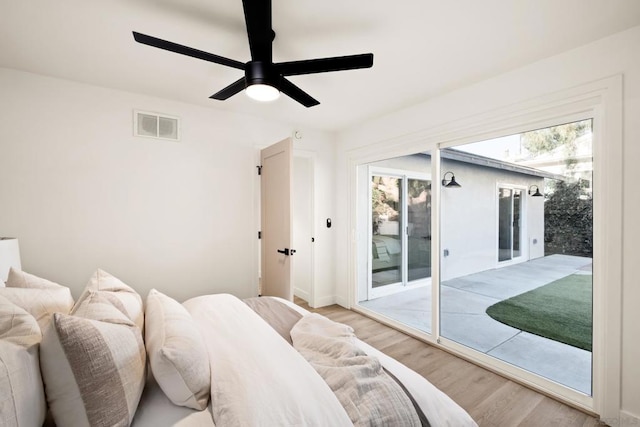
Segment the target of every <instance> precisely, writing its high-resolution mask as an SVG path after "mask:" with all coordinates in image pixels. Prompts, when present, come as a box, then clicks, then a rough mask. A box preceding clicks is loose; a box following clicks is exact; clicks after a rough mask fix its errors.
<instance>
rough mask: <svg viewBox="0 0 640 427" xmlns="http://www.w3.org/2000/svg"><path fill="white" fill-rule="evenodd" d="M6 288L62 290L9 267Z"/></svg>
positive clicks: (47, 281) (41, 279)
mask: <svg viewBox="0 0 640 427" xmlns="http://www.w3.org/2000/svg"><path fill="white" fill-rule="evenodd" d="M7 286H8V287H10V288H38V289H57V288H64V286H62V285H59V284H57V283H55V282H52V281H50V280H47V279H43V278H42V277H38V276H34V275H33V274H29V273H25V272H24V271H20V270H16V269H15V268H13V267H11V269H9V276H8V277H7Z"/></svg>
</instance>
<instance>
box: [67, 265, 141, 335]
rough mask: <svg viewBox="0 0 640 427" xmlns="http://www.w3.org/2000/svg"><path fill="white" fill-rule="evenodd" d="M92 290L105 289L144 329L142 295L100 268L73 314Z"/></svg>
mask: <svg viewBox="0 0 640 427" xmlns="http://www.w3.org/2000/svg"><path fill="white" fill-rule="evenodd" d="M90 291H103V292H105V293H108V294H105V297H106V298H109V299H110V300H111V301H112V303H113V304H114V305H116V307H117V308H118V309H119V310H121V311H123V312H124V313H125V314H126V315H127V317H129V319H131V320H132V321H133V322H134V323H135V324H136V326H138V327H139V328H140V330H141V331H142V330H143V328H144V308H143V306H142V297H141V296H140V295H139V294H138V293H137V292H136V291H135V290H133V288H131V287H129V286H127V285H125V284H124V283H123V282H122V281H121V280H120V279H117V278H116V277H114V276H112V275H111V274H109V273H107V272H106V271H103V270H100V269H98V270H97V271H96V272H95V273H93V275H92V276H91V278H90V279H89V282H88V283H87V286H86V287H85V289H84V291H83V292H82V295H80V298H78V301H77V302H76V305H75V307H74V308H73V310H72V311H71V314H75V313H76V311H77V307H79V306H80V305H81V304H82V301H83V300H84V299H85V298H87V296H88V295H89V292H90Z"/></svg>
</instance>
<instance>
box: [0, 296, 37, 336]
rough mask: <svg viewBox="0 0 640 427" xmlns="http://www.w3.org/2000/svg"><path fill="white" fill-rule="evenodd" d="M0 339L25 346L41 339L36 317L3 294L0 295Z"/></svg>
mask: <svg viewBox="0 0 640 427" xmlns="http://www.w3.org/2000/svg"><path fill="white" fill-rule="evenodd" d="M0 340H4V341H9V342H12V343H14V344H16V345H19V346H22V347H25V348H26V347H30V346H32V345H35V344H38V343H40V341H41V340H42V333H41V332H40V326H38V322H36V319H35V318H34V317H33V316H32V315H31V314H29V313H27V312H26V311H25V310H24V309H22V308H20V307H18V306H17V305H15V304H14V303H12V302H11V301H9V300H8V299H7V298H5V297H3V296H0Z"/></svg>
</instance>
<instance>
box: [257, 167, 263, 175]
mask: <svg viewBox="0 0 640 427" xmlns="http://www.w3.org/2000/svg"><path fill="white" fill-rule="evenodd" d="M256 168H258V175H262V166H256Z"/></svg>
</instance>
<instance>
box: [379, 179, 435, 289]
mask: <svg viewBox="0 0 640 427" xmlns="http://www.w3.org/2000/svg"><path fill="white" fill-rule="evenodd" d="M369 200H370V218H371V221H370V224H371V227H370V242H371V254H370V258H369V259H370V263H369V266H370V271H369V273H370V280H369V293H368V299H372V298H377V297H380V296H383V295H389V294H392V293H395V292H398V291H401V290H403V289H406V288H407V287H408V286H420V285H421V284H425V280H428V279H430V278H431V181H430V180H429V179H428V177H427V176H424V175H423V176H419V175H417V174H416V173H410V171H407V170H390V169H384V168H373V167H372V168H371V169H370V194H369Z"/></svg>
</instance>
